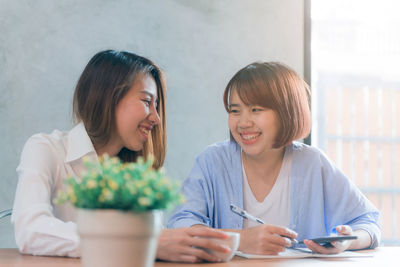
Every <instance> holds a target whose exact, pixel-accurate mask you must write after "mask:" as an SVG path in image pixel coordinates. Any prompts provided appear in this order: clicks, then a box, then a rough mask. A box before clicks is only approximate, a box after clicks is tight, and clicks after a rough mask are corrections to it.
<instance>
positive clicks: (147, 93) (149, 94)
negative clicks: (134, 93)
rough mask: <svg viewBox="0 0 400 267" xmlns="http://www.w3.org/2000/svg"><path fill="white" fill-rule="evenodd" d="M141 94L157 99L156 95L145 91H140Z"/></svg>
mask: <svg viewBox="0 0 400 267" xmlns="http://www.w3.org/2000/svg"><path fill="white" fill-rule="evenodd" d="M140 93H142V94H145V95H148V96H150V98H151V99H154V98H155V97H154V95H153V94H152V93H150V92H148V91H144V90H143V91H140ZM156 100H157V99H156Z"/></svg>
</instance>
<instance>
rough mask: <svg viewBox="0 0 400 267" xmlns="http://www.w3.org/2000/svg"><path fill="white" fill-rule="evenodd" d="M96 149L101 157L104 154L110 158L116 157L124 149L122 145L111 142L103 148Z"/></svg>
mask: <svg viewBox="0 0 400 267" xmlns="http://www.w3.org/2000/svg"><path fill="white" fill-rule="evenodd" d="M94 149H95V150H96V153H97V156H99V157H101V156H103V155H104V154H107V155H109V156H110V157H115V156H116V155H118V153H119V152H120V151H121V149H122V147H121V145H118V144H117V142H111V141H109V142H108V143H107V144H105V145H103V146H97V145H94Z"/></svg>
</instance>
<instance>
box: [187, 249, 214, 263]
mask: <svg viewBox="0 0 400 267" xmlns="http://www.w3.org/2000/svg"><path fill="white" fill-rule="evenodd" d="M181 254H182V256H184V255H185V256H192V257H196V262H199V261H202V260H204V261H210V262H220V261H221V259H219V258H218V257H217V256H214V255H211V254H209V253H207V252H206V251H205V250H204V249H201V248H196V247H184V248H183V249H182V253H181Z"/></svg>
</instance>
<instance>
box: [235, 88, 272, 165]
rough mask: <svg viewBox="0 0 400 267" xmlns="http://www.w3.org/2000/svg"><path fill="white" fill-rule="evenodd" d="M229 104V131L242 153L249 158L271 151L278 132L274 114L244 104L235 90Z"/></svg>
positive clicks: (255, 106)
mask: <svg viewBox="0 0 400 267" xmlns="http://www.w3.org/2000/svg"><path fill="white" fill-rule="evenodd" d="M229 103H230V105H229V116H228V124H229V129H230V132H231V134H232V136H233V138H234V139H235V141H236V142H237V143H238V144H239V145H240V146H241V148H242V150H243V153H245V154H246V155H247V156H249V157H262V156H263V155H264V154H266V153H268V151H270V150H271V149H273V145H274V144H275V140H276V136H277V133H278V131H279V121H278V119H277V115H276V112H275V111H274V110H272V109H268V108H265V107H262V106H257V105H246V104H244V103H243V101H242V100H241V99H240V97H239V95H238V93H237V92H236V90H232V92H231V94H230V101H229Z"/></svg>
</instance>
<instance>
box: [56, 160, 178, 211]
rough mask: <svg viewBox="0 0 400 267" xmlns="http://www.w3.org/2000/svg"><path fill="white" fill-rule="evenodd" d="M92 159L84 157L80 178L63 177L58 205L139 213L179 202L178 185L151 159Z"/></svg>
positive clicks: (164, 207) (57, 200)
mask: <svg viewBox="0 0 400 267" xmlns="http://www.w3.org/2000/svg"><path fill="white" fill-rule="evenodd" d="M99 161H100V166H99V165H98V164H97V163H96V162H92V161H90V160H89V159H88V158H85V159H84V164H85V167H86V171H85V172H84V173H82V179H79V178H75V177H69V178H67V179H66V184H67V190H66V191H65V192H60V193H59V195H58V197H57V199H56V200H55V201H56V202H57V203H58V204H62V203H65V202H71V203H72V204H73V205H74V206H76V207H78V208H85V209H119V210H126V211H129V210H130V211H133V212H142V211H148V210H153V209H166V208H168V207H169V206H171V205H173V204H178V203H180V202H182V200H183V197H182V195H181V194H179V185H178V184H177V183H172V182H171V181H170V180H169V179H168V178H167V177H166V175H165V173H164V170H163V169H159V170H155V169H153V168H152V167H151V166H152V164H153V160H152V159H149V160H147V161H144V160H143V159H142V158H139V159H138V161H137V162H135V163H122V162H121V161H120V160H119V159H118V158H117V157H113V158H110V157H108V156H107V155H106V156H104V157H102V158H99Z"/></svg>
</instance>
